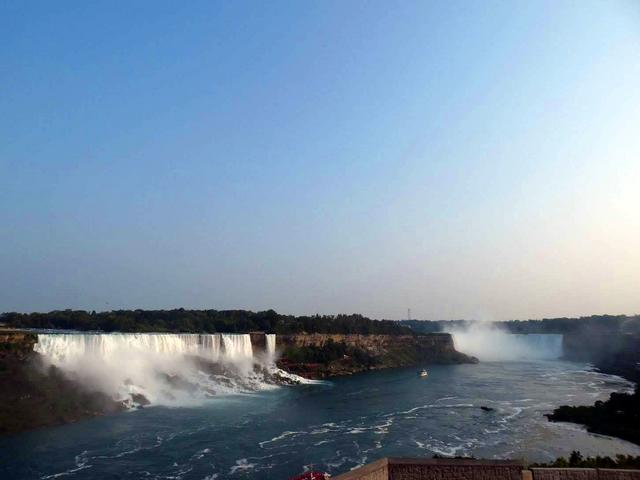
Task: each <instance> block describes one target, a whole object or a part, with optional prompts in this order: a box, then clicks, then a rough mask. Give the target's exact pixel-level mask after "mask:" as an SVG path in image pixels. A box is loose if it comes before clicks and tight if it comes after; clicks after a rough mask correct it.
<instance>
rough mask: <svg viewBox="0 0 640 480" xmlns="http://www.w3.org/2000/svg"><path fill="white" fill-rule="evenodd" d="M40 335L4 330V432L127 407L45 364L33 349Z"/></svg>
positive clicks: (0, 418)
mask: <svg viewBox="0 0 640 480" xmlns="http://www.w3.org/2000/svg"><path fill="white" fill-rule="evenodd" d="M36 341H37V336H36V335H35V334H33V333H29V332H21V331H12V330H0V385H2V388H1V389H0V434H11V433H16V432H20V431H23V430H30V429H33V428H37V427H44V426H51V425H61V424H64V423H70V422H75V421H78V420H80V419H83V418H87V417H94V416H97V415H104V414H107V413H111V412H116V411H120V410H123V409H124V408H125V406H124V405H123V404H122V403H121V402H116V401H114V400H112V399H111V398H109V397H108V396H107V395H104V394H102V393H99V392H91V391H88V390H86V389H85V388H83V387H82V386H81V385H78V384H77V383H76V382H73V381H72V380H70V379H68V378H67V377H66V376H65V375H64V374H63V373H62V371H60V370H59V369H57V368H55V367H53V366H50V367H47V366H45V364H44V362H43V361H42V358H41V356H40V355H39V354H37V353H36V352H34V351H33V346H34V344H35V343H36Z"/></svg>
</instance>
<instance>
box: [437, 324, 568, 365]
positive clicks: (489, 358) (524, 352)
mask: <svg viewBox="0 0 640 480" xmlns="http://www.w3.org/2000/svg"><path fill="white" fill-rule="evenodd" d="M447 332H448V333H451V335H452V336H453V341H454V343H455V346H456V349H457V350H458V351H460V352H462V353H466V354H467V355H473V356H474V357H477V358H478V359H479V360H480V361H485V362H510V361H511V362H512V361H529V360H554V359H558V358H560V357H562V335H557V334H513V333H509V332H508V331H506V330H503V329H501V328H498V327H496V326H495V325H494V324H492V323H488V322H473V323H470V324H468V325H467V326H466V327H460V328H451V329H448V330H447Z"/></svg>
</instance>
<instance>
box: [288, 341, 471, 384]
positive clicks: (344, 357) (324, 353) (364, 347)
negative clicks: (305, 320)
mask: <svg viewBox="0 0 640 480" xmlns="http://www.w3.org/2000/svg"><path fill="white" fill-rule="evenodd" d="M278 350H280V351H281V352H282V356H281V358H280V360H279V362H278V364H279V366H280V367H281V368H283V369H286V370H289V371H291V372H293V373H296V374H299V375H302V376H305V377H308V378H326V377H331V376H336V375H349V374H352V373H356V372H361V371H365V370H378V369H384V368H394V367H406V366H413V365H419V364H433V363H441V364H443V363H477V361H478V360H477V359H476V358H474V357H470V356H468V355H465V354H463V353H461V352H458V351H457V350H456V349H455V346H454V343H453V338H452V337H451V335H450V334H448V333H437V334H428V335H366V334H324V333H310V334H306V333H302V334H292V335H279V336H278Z"/></svg>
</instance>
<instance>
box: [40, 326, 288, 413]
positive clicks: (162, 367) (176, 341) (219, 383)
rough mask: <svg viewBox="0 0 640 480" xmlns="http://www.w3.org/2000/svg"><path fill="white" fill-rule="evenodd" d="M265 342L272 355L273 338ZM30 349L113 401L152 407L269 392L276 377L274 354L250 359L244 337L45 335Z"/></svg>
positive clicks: (278, 372)
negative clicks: (142, 401)
mask: <svg viewBox="0 0 640 480" xmlns="http://www.w3.org/2000/svg"><path fill="white" fill-rule="evenodd" d="M266 344H267V352H273V353H275V335H269V336H267V337H266ZM34 350H35V351H36V352H38V353H40V354H41V355H42V356H43V357H44V359H45V360H46V361H47V362H49V363H50V364H53V365H55V366H57V367H59V368H61V369H62V370H64V371H65V372H66V373H68V374H69V375H70V376H72V377H74V378H75V379H77V380H78V381H80V382H82V383H83V384H87V385H89V386H91V387H93V388H96V389H98V390H100V391H103V392H105V393H108V394H111V395H112V396H113V397H114V398H116V399H118V400H127V399H133V398H139V397H136V396H137V395H143V396H144V397H145V398H146V399H147V400H149V401H150V402H151V403H155V404H177V403H178V404H182V403H185V402H191V401H193V400H194V399H195V400H198V399H200V400H201V399H203V398H206V397H211V396H214V395H219V394H224V393H235V392H243V391H254V390H259V389H263V388H268V387H270V386H272V385H273V382H274V379H275V381H277V379H278V375H279V374H280V371H279V370H278V369H277V368H276V367H275V365H274V364H273V361H272V360H273V358H274V356H273V355H271V354H269V355H267V356H266V357H267V358H264V357H265V356H264V355H258V356H255V357H254V355H253V347H252V345H251V337H250V335H248V334H164V333H109V334H101V333H88V334H81V333H46V334H38V343H37V344H36V345H35V347H34ZM198 359H199V360H198ZM287 378H288V379H289V378H290V377H289V376H287Z"/></svg>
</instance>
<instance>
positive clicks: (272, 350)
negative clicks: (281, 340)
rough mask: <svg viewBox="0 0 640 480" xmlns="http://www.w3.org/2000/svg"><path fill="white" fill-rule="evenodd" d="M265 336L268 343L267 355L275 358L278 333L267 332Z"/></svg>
mask: <svg viewBox="0 0 640 480" xmlns="http://www.w3.org/2000/svg"><path fill="white" fill-rule="evenodd" d="M265 337H266V343H267V356H268V357H269V358H271V359H273V358H274V357H275V355H276V335H275V334H274V333H267V334H266V335H265Z"/></svg>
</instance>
